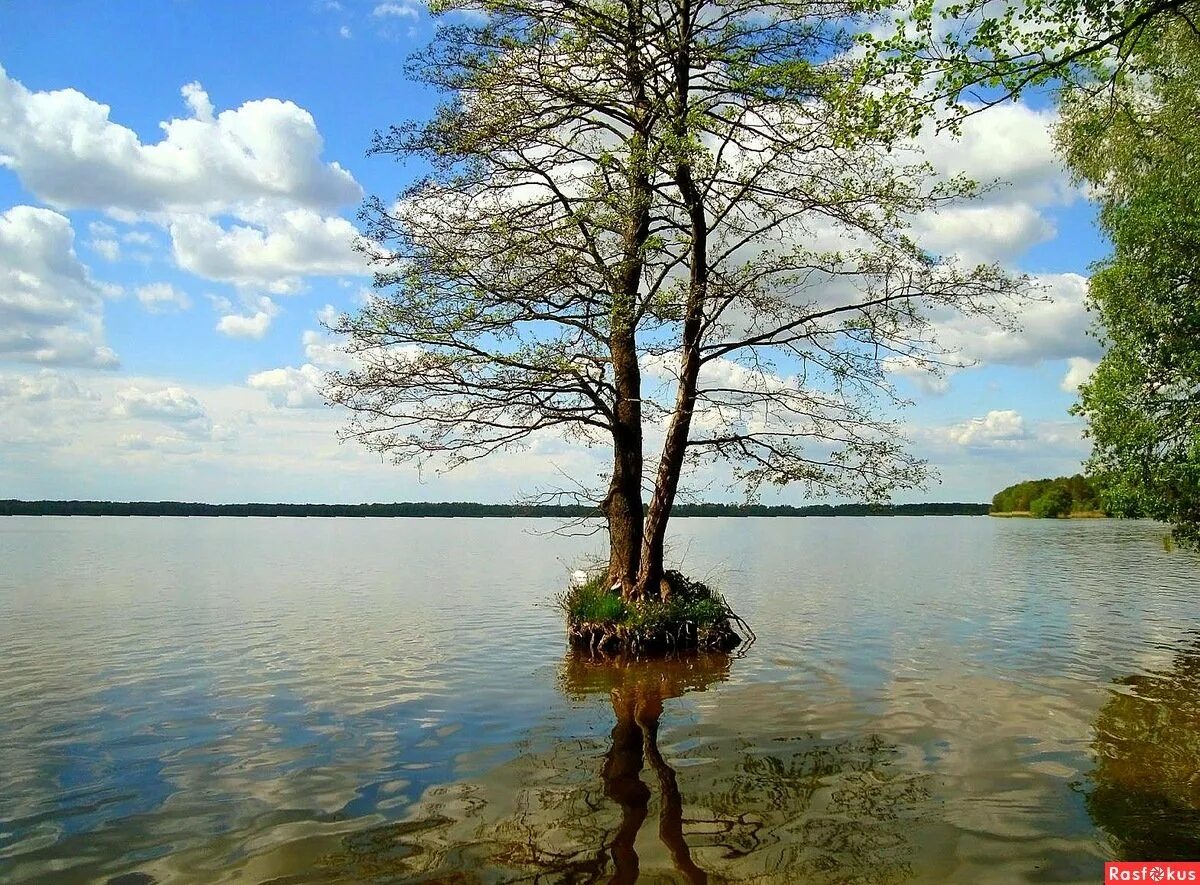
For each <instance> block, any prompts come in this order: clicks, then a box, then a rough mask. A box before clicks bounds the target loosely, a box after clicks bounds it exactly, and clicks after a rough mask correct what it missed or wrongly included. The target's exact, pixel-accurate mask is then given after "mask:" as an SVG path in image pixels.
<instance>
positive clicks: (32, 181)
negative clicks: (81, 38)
mask: <svg viewBox="0 0 1200 885" xmlns="http://www.w3.org/2000/svg"><path fill="white" fill-rule="evenodd" d="M182 94H183V97H184V100H185V102H186V104H187V106H188V108H189V109H190V111H191V116H190V117H186V118H175V119H170V120H167V121H165V122H163V123H161V124H160V128H161V129H162V132H163V137H162V138H161V139H160V140H159V141H157V142H154V143H149V144H143V143H142V141H141V139H140V138H139V137H138V135H137V133H135V132H134V131H133V130H132V129H129V128H127V127H125V126H122V125H120V124H118V123H116V122H113V121H112V120H110V119H109V114H110V110H111V109H110V108H109V106H108V105H105V104H101V103H99V102H97V101H94V100H93V99H91V98H89V97H88V96H86V95H84V94H83V93H81V92H79V91H77V90H75V89H61V90H55V91H49V92H35V91H32V90H29V89H27V88H26V87H25V86H23V85H22V84H21V83H19V82H17V81H16V80H14V79H12V78H11V77H9V76H8V75H7V74H6V73H5V72H4V70H3V68H0V164H2V165H4V166H6V167H8V168H9V169H11V170H12V171H13V172H15V173H16V175H17V177H18V178H19V179H20V180H21V183H22V185H24V187H25V188H26V189H27V190H28V191H30V192H31V193H33V194H35V195H36V196H37V197H38V198H39V199H41V200H43V201H45V202H46V203H49V204H50V205H51V206H54V207H56V208H64V209H65V208H97V209H101V210H104V211H108V212H114V211H115V212H120V211H124V212H127V213H132V214H144V213H179V212H199V213H203V214H216V213H222V212H231V211H235V210H237V209H238V208H241V207H261V206H277V207H286V208H291V207H294V206H304V207H308V208H310V209H315V210H329V209H333V208H335V207H338V206H343V205H346V204H348V203H354V202H357V201H358V200H359V199H361V197H362V189H361V188H360V187H359V185H358V183H357V182H356V181H355V180H354V177H353V176H352V175H351V174H350V173H349V172H348V171H347V170H346V169H344V168H342V167H341V166H340V165H338V164H337V163H326V162H323V161H322V159H321V151H322V148H323V142H322V139H321V135H320V133H319V132H318V131H317V126H316V123H315V121H314V120H313V118H312V115H311V114H310V113H309V112H308V111H306V110H304V109H303V108H300V107H298V106H296V105H295V104H293V103H292V102H290V101H279V100H278V99H274V98H267V99H261V100H257V101H248V102H246V103H244V104H242V105H241V106H240V107H238V108H236V109H234V110H226V111H221V112H220V113H215V109H214V108H213V105H212V102H211V101H210V100H209V98H208V95H207V94H206V93H205V92H204V90H203V89H202V88H201V87H200V85H199V84H197V83H190V84H188V85H186V86H184V87H183V89H182Z"/></svg>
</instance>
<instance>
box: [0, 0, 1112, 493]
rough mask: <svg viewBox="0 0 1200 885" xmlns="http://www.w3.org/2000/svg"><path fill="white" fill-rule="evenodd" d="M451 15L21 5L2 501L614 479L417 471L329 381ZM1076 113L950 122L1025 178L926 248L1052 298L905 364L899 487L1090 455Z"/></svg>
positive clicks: (940, 219)
mask: <svg viewBox="0 0 1200 885" xmlns="http://www.w3.org/2000/svg"><path fill="white" fill-rule="evenodd" d="M51 6H52V7H53V13H51ZM433 34H434V23H433V21H432V20H431V18H430V16H429V14H428V11H427V10H426V9H425V8H424V7H423V6H422V5H420V4H419V3H417V2H416V0H400V2H378V0H337V2H333V0H311V2H310V0H295V2H292V3H288V4H286V5H285V4H277V3H245V2H227V0H166V2H161V3H154V4H149V3H135V2H132V0H113V2H108V3H94V2H84V0H56V2H55V3H53V4H48V3H46V2H44V0H8V2H5V3H3V4H0V498H96V499H112V500H189V501H211V502H233V501H287V502H304V501H313V502H359V501H400V500H431V501H446V500H479V501H508V500H512V499H513V498H514V497H518V496H521V495H524V494H529V493H532V492H536V491H538V490H539V489H544V488H546V487H549V486H553V485H555V484H556V478H557V477H558V476H559V474H560V473H567V474H568V475H572V476H580V477H585V478H586V479H589V480H591V479H593V478H594V477H595V476H596V475H597V474H598V473H599V472H600V471H602V470H603V453H602V452H601V451H598V450H591V449H586V448H585V449H580V448H578V447H572V446H568V445H564V444H562V443H561V442H559V441H555V440H540V441H537V442H535V443H534V445H533V446H531V447H530V448H529V449H527V450H524V451H519V452H514V453H506V454H503V455H500V456H497V457H495V458H492V459H488V460H487V461H486V462H482V463H476V464H473V465H468V466H467V467H464V468H460V469H459V470H455V471H452V472H449V473H438V472H436V471H434V470H430V469H425V470H421V471H418V470H417V469H416V468H414V467H413V466H411V465H407V466H397V465H393V464H390V463H386V462H385V461H383V460H382V459H381V458H380V457H379V455H377V454H372V453H370V452H368V451H366V450H364V449H363V448H362V447H361V446H359V445H357V444H356V443H353V442H341V441H340V440H339V438H338V430H339V429H340V428H341V427H343V426H344V423H345V419H344V416H342V415H339V414H338V413H337V412H336V411H334V410H332V409H330V408H329V407H327V406H326V405H324V403H323V401H322V399H321V397H320V394H319V386H320V383H321V378H322V375H323V373H324V372H325V371H327V370H328V369H330V368H333V367H335V366H336V365H337V364H338V359H339V354H338V353H337V349H336V342H334V341H332V340H330V338H329V337H328V335H327V334H326V333H325V332H324V331H323V329H322V326H321V320H322V318H323V317H324V318H328V317H330V316H332V315H335V314H336V313H338V312H341V311H345V310H353V309H354V307H355V306H356V305H357V304H359V303H361V300H362V298H363V297H364V292H366V291H368V290H369V288H370V284H371V276H370V271H369V269H368V268H367V266H366V265H365V264H364V261H363V259H362V258H361V256H359V255H358V254H357V253H356V252H355V251H354V250H353V249H352V248H351V244H352V242H353V239H354V236H355V217H356V213H357V210H358V208H359V206H360V205H361V203H362V200H363V199H364V197H366V196H368V195H378V196H380V197H382V198H384V199H385V200H387V199H391V198H392V197H394V196H395V195H396V194H397V193H398V192H399V191H400V190H401V189H402V188H403V187H404V185H405V183H406V182H408V181H410V180H411V178H412V176H413V175H414V174H415V170H414V169H413V168H406V167H405V166H403V165H401V164H398V163H397V162H396V161H395V160H394V159H392V158H387V157H368V156H367V154H366V150H367V147H368V146H369V143H370V139H371V136H372V133H373V132H374V131H375V130H377V129H379V128H382V127H386V126H388V125H390V124H392V123H395V122H399V121H401V120H405V119H409V118H421V117H424V116H426V115H428V114H429V113H430V111H431V109H432V108H433V107H434V105H435V102H436V96H434V95H431V94H430V93H429V92H428V91H426V90H425V89H424V88H423V87H421V86H420V85H418V84H415V83H413V82H412V81H411V80H409V79H407V78H406V76H405V73H404V63H405V59H406V57H407V56H408V55H409V54H410V53H411V52H412V51H414V50H415V49H417V48H419V47H421V46H422V45H424V44H425V43H427V42H428V41H429V40H430V39H431V38H432V36H433ZM1054 121H1055V115H1054V111H1053V108H1052V107H1051V106H1050V105H1049V104H1048V103H1047V102H1045V101H1039V100H1037V99H1036V98H1035V99H1034V100H1033V101H1032V104H1022V103H1017V104H1011V103H1010V104H1006V105H1003V106H999V107H997V108H995V109H992V110H990V111H988V112H986V113H982V114H979V115H977V116H975V117H973V118H971V120H970V121H969V122H968V124H967V126H966V127H965V129H964V131H963V134H962V136H961V137H960V138H958V139H953V138H951V137H949V136H945V135H943V136H939V137H937V138H932V137H930V138H926V139H924V145H925V147H926V152H927V158H928V159H929V161H930V162H931V163H932V164H933V165H934V167H935V168H936V169H938V170H939V171H941V172H945V173H954V172H960V171H963V172H966V173H968V174H970V175H971V176H972V177H974V178H975V179H976V180H979V181H986V182H991V181H999V182H1002V183H1001V184H1000V185H999V186H998V187H996V188H994V189H992V190H991V191H990V192H989V193H988V194H987V195H986V196H985V197H984V198H983V199H981V200H979V201H977V202H974V203H972V204H970V205H966V206H961V207H957V208H953V209H950V210H948V211H946V212H943V213H942V214H941V215H939V216H937V217H930V218H925V219H921V220H920V221H919V223H918V231H919V232H920V233H921V235H922V237H923V242H924V243H925V244H926V245H927V247H930V248H932V249H934V250H936V251H939V252H941V253H943V254H948V255H949V254H957V255H958V256H960V257H962V258H963V259H966V260H972V261H974V260H984V261H993V260H995V261H1000V262H1001V263H1003V264H1004V265H1005V266H1006V267H1008V268H1010V269H1012V270H1014V271H1019V272H1024V273H1029V274H1030V275H1032V276H1033V278H1034V279H1035V280H1036V281H1037V282H1038V284H1039V285H1040V286H1041V287H1042V291H1043V293H1044V296H1043V298H1042V300H1039V301H1036V302H1033V303H1031V304H1030V305H1028V306H1027V307H1025V308H1024V309H1023V310H1022V313H1021V316H1020V321H1021V323H1022V326H1023V329H1022V331H1021V332H1020V333H1016V334H1013V333H1004V332H1001V331H999V330H997V329H995V328H992V327H989V326H987V325H984V324H983V323H982V322H980V321H974V320H973V321H965V320H952V319H950V320H946V321H944V322H943V323H941V326H942V328H940V330H939V332H940V337H941V340H942V341H943V343H945V344H948V345H951V346H953V347H954V348H956V349H957V351H958V352H959V355H960V357H961V359H962V360H963V361H964V362H970V363H971V365H970V367H968V368H963V369H960V370H957V371H953V372H950V373H948V374H947V375H946V376H945V377H942V378H932V377H929V376H927V375H921V374H915V375H908V374H905V373H904V372H903V371H898V372H897V374H896V379H895V380H896V383H897V386H898V387H899V389H900V390H901V392H902V393H903V394H904V395H905V396H907V397H908V398H910V399H911V400H912V406H911V407H910V408H908V409H907V410H906V411H905V412H904V413H903V421H904V424H905V427H906V432H907V436H908V437H909V439H910V440H911V447H912V450H913V451H914V452H915V453H916V454H918V455H919V456H921V457H923V458H925V459H927V460H928V461H929V463H930V464H931V466H932V467H933V468H934V469H935V471H936V473H937V474H938V476H939V478H940V480H939V481H935V482H933V483H931V484H930V486H929V487H928V488H926V489H924V490H913V491H911V492H906V493H903V494H901V495H898V496H897V500H900V501H922V500H938V501H952V500H956V501H986V500H990V498H991V496H992V495H993V494H994V493H995V492H996V491H998V490H999V489H1000V488H1002V487H1004V486H1006V485H1009V484H1011V483H1013V482H1016V481H1019V480H1021V479H1026V478H1033V477H1041V476H1057V475H1062V474H1069V473H1073V472H1077V471H1078V470H1079V467H1080V463H1081V461H1082V459H1083V458H1085V457H1086V455H1087V452H1088V444H1087V441H1086V439H1084V437H1083V435H1082V430H1083V425H1082V422H1081V421H1080V420H1079V419H1077V418H1075V417H1072V416H1071V415H1070V414H1069V409H1070V407H1071V404H1072V403H1073V402H1074V400H1075V396H1076V391H1075V388H1076V386H1077V385H1078V383H1079V382H1080V381H1082V380H1084V379H1086V377H1087V376H1088V374H1089V372H1090V371H1091V369H1092V368H1093V366H1094V364H1095V360H1096V359H1097V358H1098V356H1099V346H1098V343H1097V341H1096V340H1095V339H1094V338H1093V337H1091V336H1089V335H1088V334H1087V330H1088V326H1089V322H1090V320H1089V315H1088V313H1087V311H1086V308H1085V303H1084V296H1085V292H1086V275H1087V272H1088V267H1089V266H1090V265H1091V263H1092V262H1094V261H1096V260H1097V259H1099V258H1101V257H1103V255H1104V254H1105V249H1106V246H1105V243H1104V242H1103V240H1102V239H1101V237H1100V236H1099V234H1098V232H1097V230H1096V228H1095V222H1094V215H1095V213H1094V208H1093V206H1092V205H1091V204H1090V203H1088V201H1087V200H1086V198H1085V196H1084V195H1083V193H1082V192H1081V190H1080V188H1078V187H1076V186H1073V185H1072V183H1071V182H1070V180H1069V177H1068V176H1067V174H1066V172H1065V170H1064V169H1063V168H1062V165H1061V163H1060V162H1059V161H1058V159H1057V158H1056V156H1055V153H1054V148H1053V139H1052V129H1053V125H1054ZM901 368H902V367H901ZM705 497H707V498H708V499H711V500H736V499H737V491H736V490H733V489H727V488H725V487H724V485H723V484H719V483H718V484H717V486H716V487H712V488H711V489H709V490H708V491H706V493H705ZM764 500H768V501H770V502H783V503H803V502H804V501H805V500H806V499H805V498H804V495H803V491H802V490H800V489H784V490H780V491H778V492H772V493H771V494H769V495H767V496H765V497H764Z"/></svg>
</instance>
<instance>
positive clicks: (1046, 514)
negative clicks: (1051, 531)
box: [1029, 486, 1072, 519]
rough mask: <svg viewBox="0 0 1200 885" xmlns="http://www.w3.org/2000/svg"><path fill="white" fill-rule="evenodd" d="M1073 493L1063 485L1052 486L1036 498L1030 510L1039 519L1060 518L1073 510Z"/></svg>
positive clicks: (1031, 503)
mask: <svg viewBox="0 0 1200 885" xmlns="http://www.w3.org/2000/svg"><path fill="white" fill-rule="evenodd" d="M1071 504H1072V501H1071V493H1070V492H1068V491H1067V490H1066V489H1065V488H1063V487H1062V486H1051V487H1050V488H1048V489H1046V491H1044V492H1042V494H1040V495H1038V496H1037V497H1036V498H1034V499H1033V500H1032V501H1031V502H1030V504H1029V512H1030V513H1032V514H1033V515H1034V517H1035V518H1037V519H1058V518H1059V517H1062V516H1067V515H1069V514H1070V512H1071Z"/></svg>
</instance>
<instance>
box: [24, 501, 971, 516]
mask: <svg viewBox="0 0 1200 885" xmlns="http://www.w3.org/2000/svg"><path fill="white" fill-rule="evenodd" d="M990 509H991V508H990V505H988V504H973V503H959V502H952V503H927V504H812V505H806V506H803V507H793V506H788V505H767V504H680V505H678V506H677V507H676V512H675V515H676V516H681V517H689V516H692V517H747V516H756V517H764V516H766V517H798V516H984V515H986V514H987V513H988V512H989V510H990ZM0 516H242V517H246V516H258V517H263V516H266V517H275V516H284V517H299V516H302V517H347V516H350V517H409V518H420V517H468V518H470V517H474V518H513V517H523V518H530V517H559V518H568V519H572V518H575V519H580V518H587V517H600V516H601V513H600V511H599V510H597V509H596V508H594V507H587V506H583V505H545V504H536V505H535V504H480V503H475V502H471V501H451V502H423V501H416V502H404V503H395V504H202V503H189V502H183V501H130V502H124V501H19V500H11V499H10V500H0Z"/></svg>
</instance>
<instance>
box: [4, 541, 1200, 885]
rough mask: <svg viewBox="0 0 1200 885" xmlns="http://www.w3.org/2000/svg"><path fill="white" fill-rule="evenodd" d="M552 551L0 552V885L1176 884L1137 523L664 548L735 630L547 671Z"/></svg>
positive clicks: (1167, 737)
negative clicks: (730, 642) (1133, 872)
mask: <svg viewBox="0 0 1200 885" xmlns="http://www.w3.org/2000/svg"><path fill="white" fill-rule="evenodd" d="M554 525H556V523H554V522H553V521H550V520H467V519H459V520H435V519H428V520H404V519H395V520H371V519H361V520H356V519H309V520H304V519H210V520H205V519H197V518H193V519H137V518H124V519H123V518H90V519H88V518H54V517H33V518H22V517H8V518H3V519H0V662H2V664H3V666H2V667H0V881H4V882H35V881H36V882H42V881H53V882H64V883H71V882H94V881H100V882H107V881H110V880H112V881H115V882H117V883H122V885H126V883H149V882H160V883H166V882H205V883H207V882H223V881H228V882H261V881H271V882H276V883H294V882H326V881H329V882H338V881H343V882H356V881H368V882H407V881H468V882H473V881H480V882H503V881H512V880H522V881H530V880H536V881H543V882H556V881H575V882H586V881H632V880H633V879H634V878H635V877H636V876H638V875H639V874H640V875H641V877H642V881H678V882H702V881H706V880H707V881H713V882H717V881H742V880H752V881H757V882H806V881H811V882H863V881H877V882H901V881H918V882H931V881H957V882H1012V881H1022V880H1023V881H1053V882H1073V881H1079V882H1098V881H1100V878H1101V872H1102V868H1103V863H1104V861H1105V860H1106V859H1107V860H1112V859H1118V858H1128V859H1149V858H1152V859H1171V858H1192V859H1195V858H1200V595H1198V594H1197V587H1198V586H1200V581H1198V580H1197V579H1198V578H1200V558H1197V557H1196V556H1195V555H1192V554H1189V553H1185V552H1180V551H1173V552H1169V551H1168V550H1166V549H1165V548H1164V544H1163V541H1162V538H1163V535H1164V534H1165V529H1164V528H1163V527H1162V526H1159V525H1156V524H1153V523H1149V522H1140V521H1133V522H1124V521H1108V520H1073V521H1042V520H1014V519H1006V520H1001V519H989V518H987V517H929V518H901V517H897V518H862V519H855V518H838V519H817V518H808V519H774V520H771V519H727V520H720V519H688V520H678V521H676V522H675V523H674V533H673V540H672V544H671V554H670V556H669V558H670V559H671V560H673V561H674V562H677V563H678V562H680V561H682V563H683V570H684V571H685V572H686V573H687V574H689V575H690V576H692V577H698V578H702V579H706V580H708V581H709V582H710V583H711V584H713V585H714V586H717V587H719V588H721V589H722V590H723V591H724V592H725V593H726V595H727V596H728V598H729V600H730V602H731V603H732V605H733V606H734V608H735V609H736V610H737V611H738V613H739V614H741V615H742V616H743V617H744V618H745V619H746V620H747V621H748V622H749V623H750V624H751V625H752V626H753V627H754V628H755V630H756V631H757V634H758V641H757V642H756V643H755V644H753V645H752V646H750V647H749V648H747V649H745V650H743V651H742V652H741V653H740V654H735V655H732V656H715V657H714V656H708V657H705V658H699V659H682V660H675V661H672V662H669V663H668V664H666V665H664V666H662V667H654V668H648V667H645V666H638V665H636V664H626V665H623V666H615V665H609V666H601V665H596V664H594V663H590V662H588V661H584V660H580V659H576V658H573V657H572V656H570V655H568V654H567V652H566V648H565V645H564V640H563V624H562V619H561V616H560V614H559V612H558V611H557V610H556V609H555V608H554V607H553V605H552V597H553V595H554V593H555V592H556V591H557V590H558V589H560V588H561V587H563V586H564V585H565V583H566V581H567V577H568V574H569V573H570V571H571V570H572V569H573V568H575V567H576V566H578V565H579V564H581V563H582V562H583V561H584V559H585V558H586V557H587V556H588V555H589V554H592V553H595V552H596V551H597V550H598V549H599V548H600V539H599V538H596V537H557V536H546V535H544V534H539V532H544V531H545V530H548V529H550V528H552V527H553V526H554Z"/></svg>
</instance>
